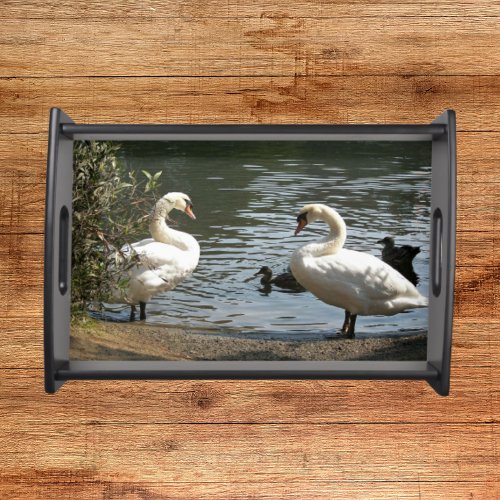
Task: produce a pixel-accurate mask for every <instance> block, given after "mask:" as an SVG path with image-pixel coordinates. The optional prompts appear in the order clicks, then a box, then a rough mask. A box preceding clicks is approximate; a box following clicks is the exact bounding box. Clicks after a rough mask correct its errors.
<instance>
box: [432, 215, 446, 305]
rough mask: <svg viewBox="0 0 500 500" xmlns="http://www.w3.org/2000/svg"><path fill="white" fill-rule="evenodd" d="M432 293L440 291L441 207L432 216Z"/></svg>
mask: <svg viewBox="0 0 500 500" xmlns="http://www.w3.org/2000/svg"><path fill="white" fill-rule="evenodd" d="M431 246H432V278H431V280H432V293H433V294H434V296H435V297H438V296H439V294H440V293H441V282H442V276H443V214H442V212H441V209H439V208H437V209H436V210H434V214H433V216H432V245H431Z"/></svg>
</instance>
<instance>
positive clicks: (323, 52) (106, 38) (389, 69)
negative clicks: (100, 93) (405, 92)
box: [0, 16, 500, 77]
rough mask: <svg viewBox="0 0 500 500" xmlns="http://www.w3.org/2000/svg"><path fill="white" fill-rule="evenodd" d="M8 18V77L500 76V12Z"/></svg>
mask: <svg viewBox="0 0 500 500" xmlns="http://www.w3.org/2000/svg"><path fill="white" fill-rule="evenodd" d="M376 28H377V29H374V26H373V20H372V19H370V18H363V17H360V18H337V19H336V20H335V23H332V22H331V20H330V19H321V18H318V19H304V18H295V17H283V16H279V17H262V18H259V19H255V18H233V19H230V18H226V19H224V18H217V19H210V18H206V19H195V18H183V17H181V18H178V19H176V21H175V23H173V22H171V20H169V19H164V18H147V19H138V18H133V19H129V20H127V23H120V22H114V21H113V20H108V19H86V18H82V17H80V18H76V19H72V20H71V21H70V22H69V21H68V20H58V19H52V20H51V22H50V23H47V22H46V21H45V20H44V19H26V20H24V21H23V22H21V23H20V22H19V21H18V20H12V19H5V20H4V21H3V22H2V31H1V33H0V45H1V46H2V52H3V54H2V55H3V64H2V66H0V76H4V77H19V76H30V77H34V76H50V77H54V76H124V75H127V76H190V77H192V76H221V75H225V76H228V75H233V76H249V75H269V76H271V75H272V76H297V75H313V76H320V75H346V74H350V75H477V74H481V75H495V74H498V72H499V70H500V59H499V58H498V57H497V47H498V41H499V38H500V34H499V31H498V23H497V21H496V18H490V17H482V18H481V17H476V18H466V17H464V18H462V17H449V18H441V17H438V18H434V19H432V22H429V19H428V18H419V17H407V18H386V17H384V18H380V19H378V20H377V27H376Z"/></svg>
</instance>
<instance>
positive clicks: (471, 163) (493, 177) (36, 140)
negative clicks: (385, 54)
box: [0, 132, 500, 184]
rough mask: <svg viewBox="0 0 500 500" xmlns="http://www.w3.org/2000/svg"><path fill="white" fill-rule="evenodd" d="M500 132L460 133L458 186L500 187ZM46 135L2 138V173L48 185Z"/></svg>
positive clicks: (4, 136) (458, 135) (15, 135)
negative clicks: (472, 184) (476, 184)
mask: <svg viewBox="0 0 500 500" xmlns="http://www.w3.org/2000/svg"><path fill="white" fill-rule="evenodd" d="M497 144H500V132H458V133H457V164H458V172H457V179H458V183H459V184H460V183H464V184H470V183H485V182H487V183H500V148H498V147H497ZM46 160H47V133H46V132H38V133H33V134H23V133H20V134H1V135H0V172H2V174H3V175H4V176H5V177H7V176H11V177H18V176H20V175H24V176H26V175H29V176H30V177H31V178H32V179H33V180H35V179H36V180H37V181H40V184H43V183H44V182H45V165H46Z"/></svg>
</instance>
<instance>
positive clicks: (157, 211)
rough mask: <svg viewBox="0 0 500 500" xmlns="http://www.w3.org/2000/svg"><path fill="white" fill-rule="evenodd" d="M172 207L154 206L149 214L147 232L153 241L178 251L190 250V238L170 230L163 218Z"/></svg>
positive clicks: (185, 234) (180, 232)
mask: <svg viewBox="0 0 500 500" xmlns="http://www.w3.org/2000/svg"><path fill="white" fill-rule="evenodd" d="M172 209H173V207H172V206H158V205H157V206H156V207H155V208H154V210H153V213H152V214H151V220H150V222H149V232H150V233H151V236H152V237H153V239H154V240H155V241H158V242H160V243H166V244H168V245H173V246H175V247H177V248H179V249H180V250H186V251H190V250H191V246H192V245H191V243H192V239H193V238H192V237H191V236H190V235H188V234H187V233H183V232H182V231H177V230H175V229H172V228H171V227H169V226H168V225H167V223H166V222H165V218H166V217H167V215H168V214H169V213H170V212H171V211H172Z"/></svg>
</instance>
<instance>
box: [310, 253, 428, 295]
mask: <svg viewBox="0 0 500 500" xmlns="http://www.w3.org/2000/svg"><path fill="white" fill-rule="evenodd" d="M314 262H315V264H316V266H317V267H318V273H317V279H318V281H319V282H322V283H323V285H324V286H329V285H330V286H334V287H335V288H337V287H338V286H339V285H340V286H343V287H348V288H351V289H352V290H353V291H356V294H357V295H358V296H362V297H363V298H364V299H366V300H384V299H385V300H390V299H392V298H395V297H397V296H400V295H409V296H415V297H418V296H419V293H418V292H417V290H416V288H415V287H414V286H413V285H412V284H411V283H410V282H409V281H408V280H407V279H406V278H405V277H404V276H402V275H401V274H400V273H398V272H397V271H396V270H395V269H393V268H392V267H391V266H389V264H386V263H385V262H383V261H381V260H380V259H378V258H377V257H375V256H373V255H370V254H367V253H362V252H355V251H353V250H346V249H342V250H340V251H339V252H337V253H336V254H335V255H328V256H325V257H319V258H315V259H314Z"/></svg>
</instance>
